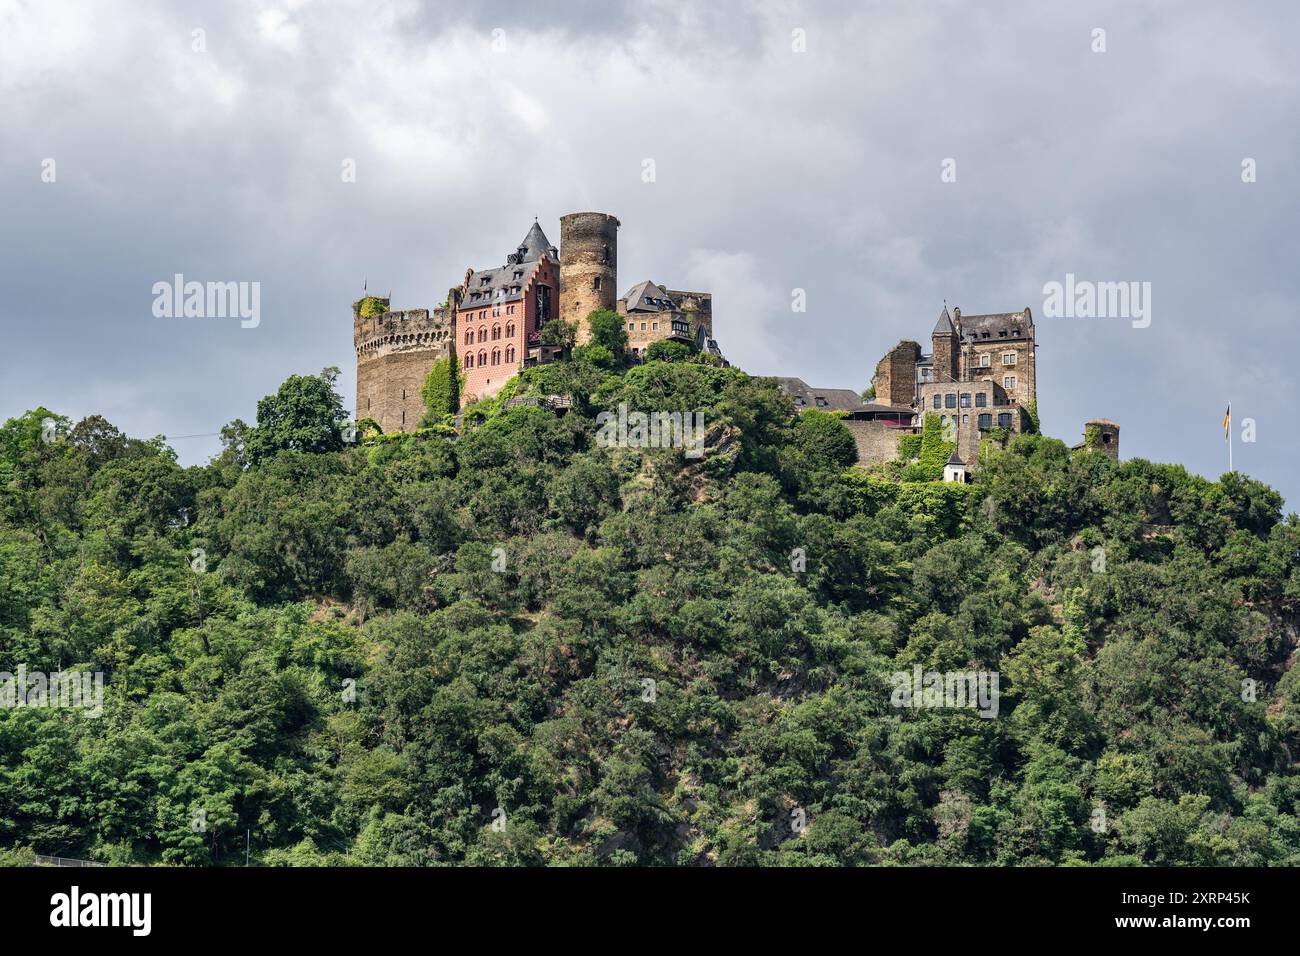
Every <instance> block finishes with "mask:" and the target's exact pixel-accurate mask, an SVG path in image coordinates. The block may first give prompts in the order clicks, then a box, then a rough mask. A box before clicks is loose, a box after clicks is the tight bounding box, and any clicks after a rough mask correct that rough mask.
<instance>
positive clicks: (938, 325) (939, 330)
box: [930, 304, 957, 335]
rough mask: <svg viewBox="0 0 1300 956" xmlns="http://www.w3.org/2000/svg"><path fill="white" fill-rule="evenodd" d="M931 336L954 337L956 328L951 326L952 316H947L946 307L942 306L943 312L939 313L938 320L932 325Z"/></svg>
mask: <svg viewBox="0 0 1300 956" xmlns="http://www.w3.org/2000/svg"><path fill="white" fill-rule="evenodd" d="M930 334H931V335H956V334H957V328H956V326H954V325H953V324H952V316H950V315H949V314H948V306H947V304H945V305H944V307H943V311H942V312H940V313H939V320H938V321H937V322H935V323H934V331H933V332H931V333H930Z"/></svg>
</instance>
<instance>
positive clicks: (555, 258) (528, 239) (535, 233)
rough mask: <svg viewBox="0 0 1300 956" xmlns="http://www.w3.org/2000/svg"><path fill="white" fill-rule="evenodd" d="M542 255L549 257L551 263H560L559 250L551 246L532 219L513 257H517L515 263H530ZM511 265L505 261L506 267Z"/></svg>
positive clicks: (535, 221) (540, 228) (508, 261)
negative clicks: (531, 223)
mask: <svg viewBox="0 0 1300 956" xmlns="http://www.w3.org/2000/svg"><path fill="white" fill-rule="evenodd" d="M543 253H545V254H546V255H547V256H549V257H550V259H551V261H552V262H559V261H560V253H559V250H557V249H556V248H555V246H553V245H551V240H549V239H547V238H546V233H544V232H542V227H541V226H539V225H538V224H537V220H536V219H534V220H533V227H532V228H531V229H529V230H528V235H526V236H524V241H523V242H521V243H519V248H518V249H517V250H516V251H515V255H516V256H518V257H519V258H518V259H516V260H515V261H516V262H531V261H533V260H534V259H540V258H541V257H542V254H543ZM513 264H514V263H512V262H510V260H509V259H507V265H513Z"/></svg>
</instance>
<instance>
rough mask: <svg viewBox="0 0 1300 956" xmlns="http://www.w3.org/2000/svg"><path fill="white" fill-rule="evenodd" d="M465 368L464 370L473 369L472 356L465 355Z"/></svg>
mask: <svg viewBox="0 0 1300 956" xmlns="http://www.w3.org/2000/svg"><path fill="white" fill-rule="evenodd" d="M465 367H466V368H473V367H474V356H473V355H466V356H465Z"/></svg>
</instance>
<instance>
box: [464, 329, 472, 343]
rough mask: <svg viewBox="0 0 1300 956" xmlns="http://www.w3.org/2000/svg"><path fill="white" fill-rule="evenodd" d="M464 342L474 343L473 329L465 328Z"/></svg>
mask: <svg viewBox="0 0 1300 956" xmlns="http://www.w3.org/2000/svg"><path fill="white" fill-rule="evenodd" d="M465 344H466V345H473V344H474V330H473V329H466V330H465Z"/></svg>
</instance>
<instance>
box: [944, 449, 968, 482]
mask: <svg viewBox="0 0 1300 956" xmlns="http://www.w3.org/2000/svg"><path fill="white" fill-rule="evenodd" d="M943 480H944V481H956V482H960V483H961V484H965V483H966V482H967V481H969V480H970V469H969V468H968V467H966V462H964V461H962V460H961V456H960V455H958V454H957V453H956V452H955V451H954V452H953V453H952V454H951V455H949V456H948V464H946V465H944V466H943Z"/></svg>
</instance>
